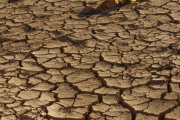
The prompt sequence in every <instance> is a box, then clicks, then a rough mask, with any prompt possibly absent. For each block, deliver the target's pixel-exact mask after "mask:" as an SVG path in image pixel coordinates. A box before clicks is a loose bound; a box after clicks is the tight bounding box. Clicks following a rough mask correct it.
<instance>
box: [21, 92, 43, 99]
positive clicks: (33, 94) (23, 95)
mask: <svg viewBox="0 0 180 120" xmlns="http://www.w3.org/2000/svg"><path fill="white" fill-rule="evenodd" d="M39 95H40V92H38V91H32V90H28V91H21V92H20V93H19V94H18V97H20V98H22V99H25V100H29V99H35V98H38V97H39Z"/></svg>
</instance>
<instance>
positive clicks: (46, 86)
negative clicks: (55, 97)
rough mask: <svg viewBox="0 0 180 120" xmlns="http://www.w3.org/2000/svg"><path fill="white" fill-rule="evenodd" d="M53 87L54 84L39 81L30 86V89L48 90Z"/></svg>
mask: <svg viewBox="0 0 180 120" xmlns="http://www.w3.org/2000/svg"><path fill="white" fill-rule="evenodd" d="M53 88H55V86H54V85H51V84H48V83H46V82H41V83H39V84H37V85H36V86H34V87H32V88H31V89H32V90H37V91H44V92H45V91H50V90H52V89H53Z"/></svg>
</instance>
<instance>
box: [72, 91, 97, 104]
mask: <svg viewBox="0 0 180 120" xmlns="http://www.w3.org/2000/svg"><path fill="white" fill-rule="evenodd" d="M98 102H99V99H98V96H97V95H90V94H78V95H77V98H76V99H75V101H74V104H73V107H83V106H90V105H94V104H96V103H98Z"/></svg>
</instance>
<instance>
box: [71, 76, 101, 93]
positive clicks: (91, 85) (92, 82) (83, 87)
mask: <svg viewBox="0 0 180 120" xmlns="http://www.w3.org/2000/svg"><path fill="white" fill-rule="evenodd" d="M73 86H76V87H77V89H78V90H79V91H80V92H81V93H83V92H85V93H86V92H87V93H92V92H93V91H94V90H95V89H97V88H99V87H101V86H102V85H101V81H100V80H98V79H97V78H90V79H88V80H86V81H82V82H79V83H74V84H73Z"/></svg>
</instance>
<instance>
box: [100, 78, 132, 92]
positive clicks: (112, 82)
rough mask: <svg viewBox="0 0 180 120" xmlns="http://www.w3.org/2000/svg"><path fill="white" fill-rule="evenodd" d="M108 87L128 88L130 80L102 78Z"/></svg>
mask: <svg viewBox="0 0 180 120" xmlns="http://www.w3.org/2000/svg"><path fill="white" fill-rule="evenodd" d="M103 81H104V82H105V84H106V85H107V86H108V87H114V88H120V89H122V90H123V89H128V88H131V87H132V85H131V80H124V79H122V78H104V80H103Z"/></svg>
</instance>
